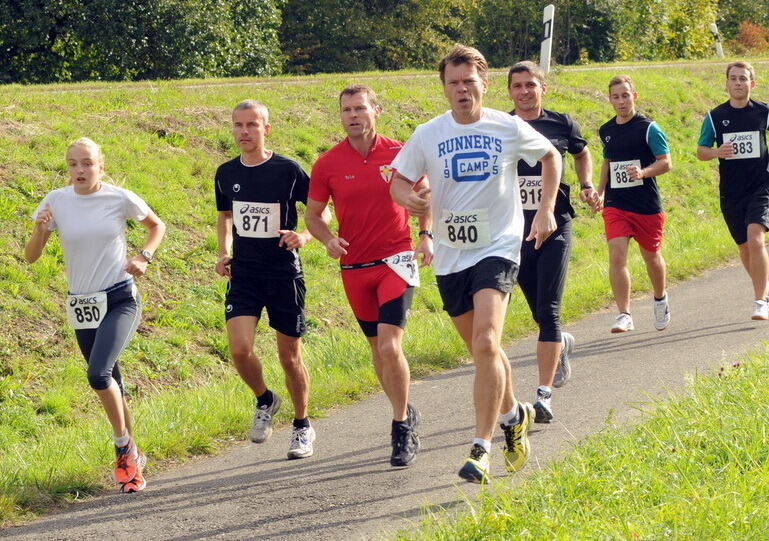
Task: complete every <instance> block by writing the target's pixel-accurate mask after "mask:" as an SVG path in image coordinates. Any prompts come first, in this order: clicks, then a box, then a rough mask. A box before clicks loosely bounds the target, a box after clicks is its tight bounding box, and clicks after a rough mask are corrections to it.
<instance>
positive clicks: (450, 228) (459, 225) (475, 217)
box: [438, 209, 491, 250]
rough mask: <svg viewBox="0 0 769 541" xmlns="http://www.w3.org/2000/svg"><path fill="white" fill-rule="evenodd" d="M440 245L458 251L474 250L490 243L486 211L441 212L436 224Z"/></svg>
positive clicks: (487, 212) (487, 213)
mask: <svg viewBox="0 0 769 541" xmlns="http://www.w3.org/2000/svg"><path fill="white" fill-rule="evenodd" d="M438 231H439V234H440V237H439V238H440V242H441V244H445V245H447V246H451V247H452V248H456V249H458V250H474V249H475V248H482V247H484V246H487V245H488V244H489V242H491V234H490V231H489V211H488V209H478V210H461V211H453V210H445V209H444V210H443V212H442V215H441V221H440V222H439V223H438Z"/></svg>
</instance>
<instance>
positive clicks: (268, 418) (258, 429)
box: [248, 393, 280, 443]
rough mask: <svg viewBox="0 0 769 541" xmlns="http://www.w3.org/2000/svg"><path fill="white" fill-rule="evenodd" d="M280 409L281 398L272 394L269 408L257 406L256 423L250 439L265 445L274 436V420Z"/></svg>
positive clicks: (250, 433) (249, 434) (252, 428)
mask: <svg viewBox="0 0 769 541" xmlns="http://www.w3.org/2000/svg"><path fill="white" fill-rule="evenodd" d="M279 409H280V397H279V396H278V395H277V394H275V393H272V404H270V405H269V406H262V407H261V408H260V407H259V406H257V408H256V411H255V412H254V422H253V425H252V426H251V430H250V431H249V432H248V437H249V438H250V439H251V441H252V442H254V443H264V442H265V441H267V438H269V437H270V436H272V418H273V417H274V416H275V414H276V413H278V410H279Z"/></svg>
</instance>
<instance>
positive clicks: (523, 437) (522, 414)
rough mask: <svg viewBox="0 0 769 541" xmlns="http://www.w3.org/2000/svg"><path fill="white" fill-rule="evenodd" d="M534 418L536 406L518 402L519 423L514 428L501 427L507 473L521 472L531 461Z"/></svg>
mask: <svg viewBox="0 0 769 541" xmlns="http://www.w3.org/2000/svg"><path fill="white" fill-rule="evenodd" d="M533 418H534V406H532V405H531V404H530V403H528V402H518V422H517V423H516V424H514V425H512V426H507V425H501V426H502V431H503V432H504V433H505V447H504V455H505V468H507V471H512V472H514V471H518V470H520V469H521V468H522V467H523V465H524V464H526V461H527V460H528V459H529V452H530V451H531V447H530V446H529V435H528V433H529V426H531V421H532V419H533Z"/></svg>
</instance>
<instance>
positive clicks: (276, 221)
mask: <svg viewBox="0 0 769 541" xmlns="http://www.w3.org/2000/svg"><path fill="white" fill-rule="evenodd" d="M232 221H233V223H234V224H235V232H236V233H237V234H238V236H239V237H251V238H257V239H269V238H273V237H279V236H280V233H278V230H279V229H280V203H253V202H249V201H233V202H232Z"/></svg>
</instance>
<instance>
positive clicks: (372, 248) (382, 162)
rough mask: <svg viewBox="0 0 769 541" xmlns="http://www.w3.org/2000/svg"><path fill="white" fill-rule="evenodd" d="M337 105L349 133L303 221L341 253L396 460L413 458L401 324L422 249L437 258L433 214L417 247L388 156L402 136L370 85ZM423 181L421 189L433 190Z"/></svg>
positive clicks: (319, 164) (317, 182)
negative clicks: (384, 118)
mask: <svg viewBox="0 0 769 541" xmlns="http://www.w3.org/2000/svg"><path fill="white" fill-rule="evenodd" d="M339 106H340V116H341V121H342V127H343V128H344V130H345V131H346V132H347V137H346V138H345V139H344V140H343V141H342V142H341V143H339V144H337V145H335V146H334V147H332V148H331V149H330V150H328V151H327V152H326V153H324V154H323V155H322V156H321V157H320V158H318V160H317V161H316V162H315V165H314V166H313V168H312V175H311V177H310V193H309V199H308V202H307V212H306V215H305V222H306V224H307V228H308V230H309V231H310V232H311V233H312V235H313V236H314V237H315V238H317V239H318V240H319V241H320V242H322V243H323V244H324V245H325V246H326V252H327V253H328V255H329V256H330V257H333V258H335V259H336V258H339V259H340V264H341V268H342V271H341V274H342V282H343V284H344V289H345V293H346V294H347V299H348V301H349V303H350V306H351V308H352V311H353V313H354V314H355V317H356V318H357V320H358V324H359V325H360V327H361V330H362V331H363V334H364V335H366V338H367V339H368V342H369V345H370V346H371V353H372V357H373V362H374V368H375V370H376V374H377V377H378V378H379V382H380V383H381V384H382V388H383V389H384V391H385V394H387V397H388V398H389V399H390V403H391V404H392V408H393V423H392V431H391V436H392V447H393V450H392V456H391V457H390V464H392V465H393V466H408V465H409V464H410V463H411V462H412V461H413V460H414V457H415V456H416V452H417V450H418V449H419V437H418V435H417V432H416V427H417V424H418V422H419V412H418V411H417V410H416V408H414V407H413V406H412V405H411V404H409V403H408V392H409V381H410V373H409V366H408V363H407V362H406V357H405V356H404V355H403V347H402V343H403V328H404V326H405V324H406V313H407V312H408V309H409V307H410V306H411V299H412V297H413V295H414V286H417V285H419V272H418V270H417V267H416V254H422V265H428V264H430V262H431V261H432V257H433V248H432V232H431V231H430V227H431V225H432V216H423V217H420V219H419V225H420V229H421V231H420V232H419V238H420V240H419V244H418V246H417V249H416V252H414V251H412V245H411V234H410V229H409V215H408V212H407V211H406V210H405V209H404V208H403V207H401V206H399V205H397V204H395V203H394V202H393V201H392V199H391V198H390V180H391V179H392V176H393V173H394V171H393V169H392V168H391V167H390V163H391V162H392V160H393V159H394V158H395V156H396V155H397V154H398V151H399V150H400V149H401V147H402V146H403V144H402V143H400V142H398V141H394V140H392V139H388V138H387V137H383V136H381V135H378V134H377V133H376V119H377V117H378V116H379V114H380V112H381V108H380V107H379V104H378V103H377V97H376V94H375V93H374V91H373V90H371V88H369V87H368V86H365V85H360V84H356V85H350V86H348V87H346V88H345V89H344V90H342V92H341V94H340V96H339ZM425 184H426V183H425V182H424V181H422V183H421V184H419V185H417V187H416V189H417V190H420V191H423V190H427V187H426V185H425ZM329 198H331V199H332V200H333V203H334V211H335V213H336V218H337V221H338V222H339V231H338V234H337V235H334V234H333V233H332V232H331V230H330V229H329V227H328V219H327V218H324V212H323V211H324V210H325V208H326V205H327V204H328V200H329Z"/></svg>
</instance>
